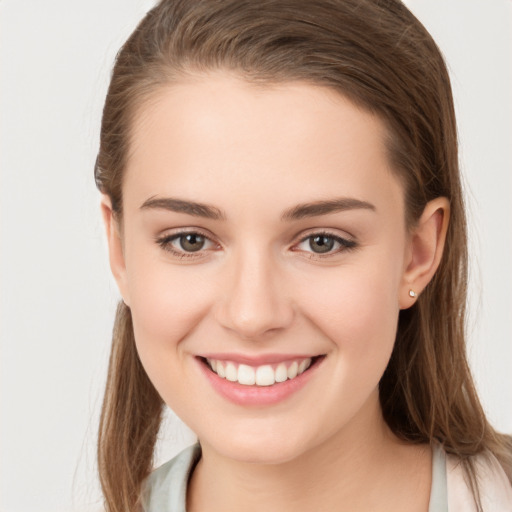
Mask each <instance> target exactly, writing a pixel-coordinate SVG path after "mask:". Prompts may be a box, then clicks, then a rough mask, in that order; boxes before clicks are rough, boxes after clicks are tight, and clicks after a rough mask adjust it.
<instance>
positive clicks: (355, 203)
mask: <svg viewBox="0 0 512 512" xmlns="http://www.w3.org/2000/svg"><path fill="white" fill-rule="evenodd" d="M141 209H143V210H145V209H162V210H169V211H172V212H176V213H186V214H188V215H193V216H195V217H204V218H206V219H213V220H226V215H225V213H224V212H223V211H222V210H219V208H217V207H215V206H212V205H209V204H205V203H198V202H195V201H188V200H184V199H178V198H173V197H150V198H149V199H147V200H146V201H144V203H143V204H142V206H141ZM361 209H362V210H370V211H376V208H375V206H374V205H373V204H371V203H368V202H367V201H361V200H359V199H355V198H351V197H342V198H336V199H329V200H324V201H314V202H312V203H303V204H298V205H296V206H294V207H293V208H289V209H288V210H285V211H284V212H283V214H282V215H281V220H282V221H288V222H289V221H293V220H300V219H304V218H306V217H318V216H320V215H327V214H329V213H335V212H340V211H346V210H361Z"/></svg>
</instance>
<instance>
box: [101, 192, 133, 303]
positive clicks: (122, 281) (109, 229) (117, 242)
mask: <svg viewBox="0 0 512 512" xmlns="http://www.w3.org/2000/svg"><path fill="white" fill-rule="evenodd" d="M101 215H102V217H103V224H104V226H105V231H106V234H107V244H108V253H109V261H110V270H111V271H112V275H113V276H114V279H115V280H116V282H117V286H118V288H119V292H120V293H121V296H122V297H123V301H124V302H125V304H126V305H128V293H127V292H128V287H127V280H126V264H125V258H124V250H123V241H122V237H121V229H120V226H119V222H118V219H116V216H115V214H114V211H113V210H112V202H111V201H110V197H108V196H107V195H106V194H103V195H102V197H101Z"/></svg>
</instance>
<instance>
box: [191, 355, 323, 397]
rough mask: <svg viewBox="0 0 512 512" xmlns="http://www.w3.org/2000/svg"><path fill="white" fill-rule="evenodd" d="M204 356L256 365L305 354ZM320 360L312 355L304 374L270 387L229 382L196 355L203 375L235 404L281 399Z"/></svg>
mask: <svg viewBox="0 0 512 512" xmlns="http://www.w3.org/2000/svg"><path fill="white" fill-rule="evenodd" d="M204 357H208V359H217V360H229V361H235V362H237V363H240V364H248V365H251V366H259V365H263V364H277V363H280V362H284V361H290V360H298V359H303V358H307V357H308V356H289V355H287V356H284V355H277V354H276V355H271V356H262V357H256V358H254V357H251V358H247V357H242V356H240V355H236V354H208V355H205V356H204ZM309 357H311V356H309ZM323 359H324V358H323V357H320V358H315V359H314V360H313V364H312V365H311V366H310V368H309V369H308V370H306V371H305V372H304V373H302V374H300V375H298V376H297V377H295V378H293V379H289V380H286V381H285V382H279V383H277V382H276V383H275V384H273V385H271V386H256V385H254V386H247V385H244V384H240V383H238V382H231V381H229V380H226V379H224V378H221V377H219V376H218V375H217V374H216V373H215V372H213V371H212V370H211V369H210V368H209V366H208V365H207V363H206V362H205V361H204V359H202V358H197V362H198V365H199V367H200V370H201V371H202V373H203V375H204V376H205V377H206V378H207V379H208V381H209V382H210V384H211V385H212V387H213V388H214V389H215V391H217V392H218V393H219V394H220V395H221V396H223V397H224V398H226V399H228V400H229V401H231V402H233V403H235V404H238V405H245V406H264V405H272V404H276V403H278V402H281V401H283V400H285V399H286V398H288V397H289V396H291V395H293V394H294V393H295V392H297V391H299V390H300V389H301V388H303V387H304V386H305V385H306V384H307V382H308V381H309V380H310V379H311V378H312V377H313V375H314V374H315V373H316V370H317V368H318V366H319V365H320V364H321V362H322V361H323Z"/></svg>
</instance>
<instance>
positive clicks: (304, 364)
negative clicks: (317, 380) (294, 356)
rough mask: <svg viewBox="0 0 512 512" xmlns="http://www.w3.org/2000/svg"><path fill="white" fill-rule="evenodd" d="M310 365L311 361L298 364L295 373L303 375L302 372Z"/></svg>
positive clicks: (306, 360)
mask: <svg viewBox="0 0 512 512" xmlns="http://www.w3.org/2000/svg"><path fill="white" fill-rule="evenodd" d="M310 364H311V359H309V358H308V359H304V361H301V362H300V364H299V369H298V370H297V373H298V374H299V375H300V374H301V373H304V371H305V370H306V369H307V368H309V365H310Z"/></svg>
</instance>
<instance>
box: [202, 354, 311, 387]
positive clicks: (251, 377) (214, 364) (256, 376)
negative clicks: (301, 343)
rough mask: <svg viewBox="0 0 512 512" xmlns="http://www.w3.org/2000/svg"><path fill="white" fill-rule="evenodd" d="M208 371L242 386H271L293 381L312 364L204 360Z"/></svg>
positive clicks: (305, 360) (306, 362)
mask: <svg viewBox="0 0 512 512" xmlns="http://www.w3.org/2000/svg"><path fill="white" fill-rule="evenodd" d="M206 362H207V363H208V366H209V367H210V369H211V370H212V371H213V372H215V373H216V374H217V375H218V376H219V377H220V378H222V379H226V380H228V381H230V382H238V383H239V384H242V385H244V386H254V385H256V386H272V385H274V384H275V383H280V382H285V381H286V380H293V379H295V378H297V376H298V375H301V374H302V373H304V372H305V371H306V370H307V369H308V368H309V367H310V366H311V364H312V362H313V359H312V358H311V357H307V358H305V359H297V360H292V361H286V362H281V363H279V364H273V365H271V364H264V365H260V366H256V367H254V366H249V365H247V364H238V363H236V362H234V361H221V360H218V359H209V358H207V359H206Z"/></svg>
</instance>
